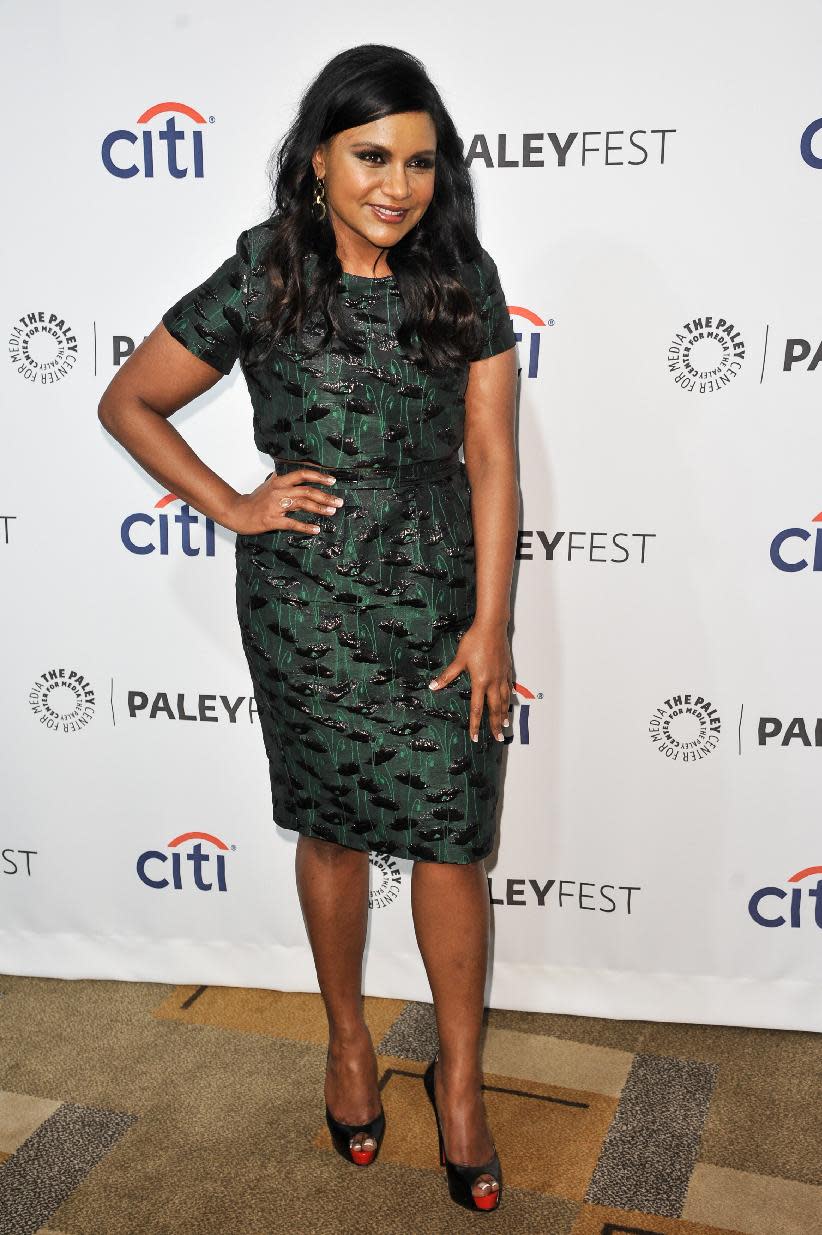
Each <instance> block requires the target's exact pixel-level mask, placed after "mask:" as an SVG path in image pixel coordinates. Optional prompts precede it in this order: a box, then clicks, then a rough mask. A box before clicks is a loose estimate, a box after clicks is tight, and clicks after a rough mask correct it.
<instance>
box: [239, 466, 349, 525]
mask: <svg viewBox="0 0 822 1235" xmlns="http://www.w3.org/2000/svg"><path fill="white" fill-rule="evenodd" d="M304 481H306V482H308V483H307V484H304V483H302V482H304ZM311 484H316V485H319V488H311V487H309V486H310V485H311ZM331 484H333V477H329V476H328V475H327V474H326V473H325V472H316V471H312V469H311V468H310V467H301V468H295V469H294V471H291V472H285V473H284V474H283V475H281V476H278V475H277V474H276V473H275V472H272V473H271V475H270V476H266V478H265V480H264V481H263V482H262V483H261V484H259V485H257V488H256V489H253V490H252V492H251V493H240V494H238V497H237V500H236V502H235V503H234V504H233V506H232V509H231V511H230V513H229V522H227V523H226V526H227V527H229V528H230V530H231V531H232V532H237V533H238V534H242V535H244V536H256V535H257V534H258V533H260V532H274V531H288V532H302V533H303V534H305V535H307V536H316V534H317V532H319V530H320V528H319V526H318V525H317V524H315V523H305V522H303V520H301V519H292V518H291V517H290V516H291V512H292V511H294V510H305V511H308V512H309V513H310V514H318V515H335V514H336V513H337V511H338V510H339V508H340V506H342V504H343V499H342V498H341V497H337V496H336V495H335V494H332V493H327V492H325V493H324V492H323V490H324V489H326V490H327V489H328V488H329V486H330V485H331Z"/></svg>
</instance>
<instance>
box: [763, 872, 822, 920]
mask: <svg viewBox="0 0 822 1235" xmlns="http://www.w3.org/2000/svg"><path fill="white" fill-rule="evenodd" d="M811 875H816V876H817V879H816V882H815V885H814V886H813V887H811V886H810V885H808V886H807V887H805V888H799V887H797V886H796V885H797V884H799V883H801V882H802V880H803V879H808V878H810V876H811ZM820 875H822V866H806V867H805V869H804V870H801V871H797V872H796V874H795V875H791V876H790V878H789V879H788V880H787V881H786V882H787V883H790V884H793V885H794V886H793V887H792V888H790V889H789V890H788V889H785V888H758V889H757V891H756V892H754V894H753V896H752V897H751V899H750V900H749V901H748V913H749V914H750V915H751V917H752V918H753V920H754V922H756V924H757V926H786V925H790V926H791V927H793V928H794V929H797V928H798V927H800V926H803V925H805V924H806V923H807V922H808V921H809V920H810V917H811V906H810V905H809V904H808V902H809V901H811V902H813V921H814V922H815V923H816V925H817V926H819V927H822V878H819V877H818V876H820ZM785 901H788V902H789V904H785ZM766 902H768V903H766ZM783 910H785V911H787V913H788V915H789V916H788V917H787V918H786V917H785V913H783V912H782V911H783Z"/></svg>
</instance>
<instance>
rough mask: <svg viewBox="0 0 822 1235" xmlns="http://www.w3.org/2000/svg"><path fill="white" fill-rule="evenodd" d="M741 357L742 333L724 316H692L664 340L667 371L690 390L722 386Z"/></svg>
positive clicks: (706, 390) (698, 391)
mask: <svg viewBox="0 0 822 1235" xmlns="http://www.w3.org/2000/svg"><path fill="white" fill-rule="evenodd" d="M744 359H745V343H744V341H743V338H742V335H741V333H740V332H739V331H738V330H737V328H736V326H734V324H733V323H732V322H729V321H727V319H726V318H724V317H710V316H709V317H695V318H693V319H692V320H691V321H690V322H686V323H685V325H684V326H682V327H681V328H680V329H679V330H678V331H677V332H676V334H675V335H674V337H673V339H672V340H671V342H670V343H669V344H668V372H669V373H670V374H671V375H672V376H673V379H674V381H675V382H676V384H677V385H678V386H679V387H680V389H681V390H688V391H690V392H691V393H692V394H693V393H696V394H701V395H705V394H712V393H713V392H714V391H716V390H723V389H724V388H725V387H726V386H727V385H728V384H729V383H730V382H731V381H732V380H733V378H735V377H737V376H738V374H739V371H740V369H741V368H742V361H743V360H744Z"/></svg>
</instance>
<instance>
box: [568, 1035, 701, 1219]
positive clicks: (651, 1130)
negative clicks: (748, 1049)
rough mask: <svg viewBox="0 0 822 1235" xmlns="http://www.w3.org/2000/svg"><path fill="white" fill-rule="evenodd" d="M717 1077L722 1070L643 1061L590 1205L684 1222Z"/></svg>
mask: <svg viewBox="0 0 822 1235" xmlns="http://www.w3.org/2000/svg"><path fill="white" fill-rule="evenodd" d="M716 1074H717V1067H716V1065H715V1064H706V1063H701V1062H699V1061H698V1060H692V1059H671V1058H667V1057H664V1056H660V1055H637V1056H636V1058H635V1059H634V1062H633V1065H632V1066H631V1071H630V1072H629V1073H628V1079H627V1080H626V1082H625V1087H624V1089H623V1091H622V1095H621V1097H620V1100H619V1105H618V1106H617V1109H616V1111H615V1112H614V1118H613V1120H612V1122H611V1126H610V1128H609V1129H608V1132H607V1134H606V1136H605V1140H604V1142H603V1146H602V1150H601V1153H600V1156H599V1160H598V1162H597V1165H596V1168H595V1170H594V1173H593V1175H592V1177H591V1182H590V1184H589V1185H588V1191H587V1193H586V1196H585V1199H586V1201H590V1202H591V1203H592V1204H594V1205H607V1206H611V1207H613V1208H615V1209H639V1210H644V1211H645V1212H646V1213H650V1214H660V1215H662V1216H664V1217H668V1218H678V1217H680V1216H681V1214H682V1207H683V1205H684V1203H685V1196H686V1193H687V1190H688V1182H689V1180H690V1178H691V1172H692V1171H693V1168H694V1164H695V1162H696V1159H697V1155H698V1152H699V1143H700V1139H701V1136H702V1131H703V1128H704V1126H705V1120H706V1118H707V1114H708V1107H709V1104H710V1100H711V1094H712V1093H713V1089H714V1084H715V1081H716Z"/></svg>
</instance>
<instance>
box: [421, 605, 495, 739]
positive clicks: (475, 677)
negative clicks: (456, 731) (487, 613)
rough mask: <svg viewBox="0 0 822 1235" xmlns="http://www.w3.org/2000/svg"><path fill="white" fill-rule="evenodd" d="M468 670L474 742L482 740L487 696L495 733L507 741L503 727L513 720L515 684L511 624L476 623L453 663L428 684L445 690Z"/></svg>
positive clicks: (468, 632) (463, 640) (490, 721)
mask: <svg viewBox="0 0 822 1235" xmlns="http://www.w3.org/2000/svg"><path fill="white" fill-rule="evenodd" d="M464 670H467V671H468V674H469V676H470V679H471V713H470V718H469V729H470V732H471V741H472V742H478V741H479V727H480V722H481V721H482V709H483V706H484V704H485V700H486V699H487V700H488V723H489V725H490V726H491V732H492V733H493V735H494V737H495V738H496V739H497V741H498V742H504V741H505V735H504V733H503V732H502V729H503V726H504V725H507V724H508V723H509V721H508V711H509V708H510V706H511V692H512V690H513V685H514V669H513V664H512V661H511V645H510V642H509V640H508V628H507V623H506V625H505V626H502V625H499V624H496V625H488V626H486V625H483V624H481V623H477V622H473V623H472V624H471V626H469V627H468V630H466V632H465V634H464V635H463V636H462V638H461V639H460V641H459V643H458V644H457V652H456V655H455V657H454V659H453V660H452V661H451V663H450V665H448V666H447V667H446V668H445V669H443V670H442V672H441V673H438V674H437V676H436V677H435V678H433V679H432V680H431V681H430V682H429V683H428V685H429V686H430V687H431V689H432V690H441V689H442V687H443V686H447V685H448V684H449V682H453V680H454V678H456V677H459V675H460V674H461V673H462V672H463V671H464Z"/></svg>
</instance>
